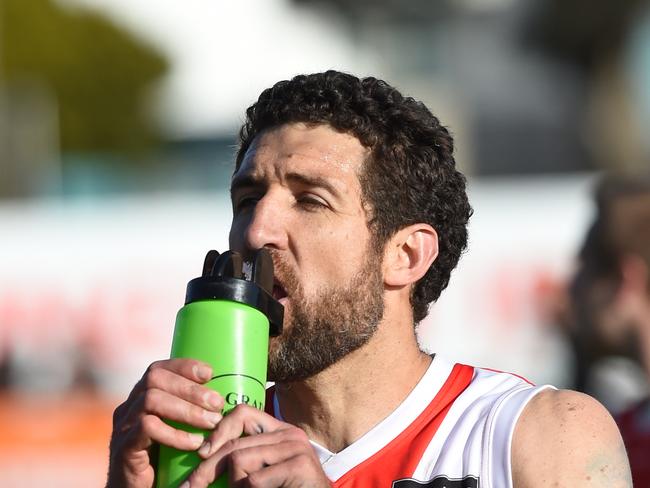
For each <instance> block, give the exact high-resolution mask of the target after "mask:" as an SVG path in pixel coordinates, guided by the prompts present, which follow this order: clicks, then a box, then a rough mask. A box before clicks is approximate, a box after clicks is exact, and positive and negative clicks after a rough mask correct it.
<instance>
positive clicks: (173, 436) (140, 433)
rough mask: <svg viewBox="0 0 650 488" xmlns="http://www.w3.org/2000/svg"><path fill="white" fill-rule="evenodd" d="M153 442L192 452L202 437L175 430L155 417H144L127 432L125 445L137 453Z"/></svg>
mask: <svg viewBox="0 0 650 488" xmlns="http://www.w3.org/2000/svg"><path fill="white" fill-rule="evenodd" d="M154 442H158V443H160V444H164V445H166V446H170V447H174V448H176V449H180V450H183V451H194V450H196V449H197V448H198V447H199V446H200V445H201V443H202V442H203V435H201V434H195V433H189V432H185V431H183V430H179V429H175V428H173V427H171V426H170V425H167V424H166V423H165V422H163V421H162V420H161V419H160V418H159V417H156V416H155V415H145V416H143V417H142V418H141V419H140V421H139V422H138V423H137V424H135V425H134V426H133V428H132V429H131V431H130V432H129V435H128V437H127V439H126V444H127V447H130V448H132V449H133V450H135V451H139V450H144V449H148V448H149V447H151V445H152V444H153V443H154Z"/></svg>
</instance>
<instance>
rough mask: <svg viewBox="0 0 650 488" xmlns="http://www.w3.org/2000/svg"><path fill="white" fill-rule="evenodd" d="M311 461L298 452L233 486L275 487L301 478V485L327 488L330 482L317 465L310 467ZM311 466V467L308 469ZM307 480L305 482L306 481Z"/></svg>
mask: <svg viewBox="0 0 650 488" xmlns="http://www.w3.org/2000/svg"><path fill="white" fill-rule="evenodd" d="M312 465H313V464H312V461H311V459H310V457H309V455H307V454H304V453H302V454H298V455H296V456H294V457H292V458H290V459H287V460H285V461H283V462H280V463H277V464H271V465H269V466H266V467H264V468H262V469H260V470H258V471H255V472H254V473H251V474H249V475H248V477H246V478H244V479H242V480H240V481H238V482H236V484H235V485H234V486H235V487H242V486H247V487H248V486H250V487H254V488H275V487H278V486H293V485H292V481H295V480H301V481H302V483H301V486H309V487H311V488H321V487H322V488H328V487H331V486H332V485H331V482H330V481H329V480H328V479H327V477H326V476H325V474H324V473H322V470H321V468H320V465H319V466H318V468H317V469H318V471H317V470H316V467H315V465H313V466H314V467H311V466H312ZM310 468H311V469H310ZM306 481H307V482H306Z"/></svg>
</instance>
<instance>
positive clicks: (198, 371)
mask: <svg viewBox="0 0 650 488" xmlns="http://www.w3.org/2000/svg"><path fill="white" fill-rule="evenodd" d="M194 374H195V375H196V377H197V378H199V379H200V380H201V381H208V380H209V379H210V378H211V377H212V369H211V368H210V367H208V366H194Z"/></svg>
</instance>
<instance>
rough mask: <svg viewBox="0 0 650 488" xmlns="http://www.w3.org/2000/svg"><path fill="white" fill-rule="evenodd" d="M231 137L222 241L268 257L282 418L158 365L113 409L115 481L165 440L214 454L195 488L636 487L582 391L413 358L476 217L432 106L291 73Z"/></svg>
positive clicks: (272, 372) (362, 83) (378, 88)
mask: <svg viewBox="0 0 650 488" xmlns="http://www.w3.org/2000/svg"><path fill="white" fill-rule="evenodd" d="M240 138H241V146H240V149H239V152H238V154H237V158H236V168H235V172H234V175H233V179H232V188H231V193H232V204H233V221H232V227H231V232H230V245H231V248H232V249H234V250H237V251H239V252H241V253H244V254H248V255H250V253H251V252H252V251H253V250H255V249H258V248H262V247H265V248H267V249H269V250H270V251H271V253H272V256H273V260H274V265H275V269H276V278H277V280H276V285H277V286H276V287H275V291H274V295H275V296H276V298H277V299H279V300H280V302H281V303H283V305H284V306H285V323H284V329H285V330H284V332H283V334H282V335H281V336H280V337H277V338H274V339H272V340H271V344H270V348H269V349H270V350H269V378H270V379H271V380H274V381H275V382H276V386H275V393H274V395H273V398H272V399H271V401H270V402H269V404H270V405H269V406H270V407H271V408H270V411H271V413H272V414H269V413H264V412H259V411H257V410H255V409H253V408H250V407H247V406H246V405H240V406H238V407H237V408H235V409H234V410H233V411H232V412H231V413H230V414H228V415H227V416H225V417H224V418H221V416H220V414H219V412H220V410H221V408H222V406H223V399H222V398H221V397H219V396H218V395H217V394H216V393H212V392H210V391H208V390H207V389H205V388H203V387H202V386H201V384H202V383H204V382H205V381H206V380H207V379H209V378H210V370H209V368H206V367H205V365H202V364H200V363H198V362H196V361H190V360H168V361H160V362H157V363H154V364H153V365H151V366H150V367H149V369H148V370H147V372H146V373H145V375H144V376H143V378H142V380H141V381H140V382H139V383H138V384H137V385H136V386H135V388H134V389H133V391H132V393H131V395H130V396H129V398H128V399H127V400H126V402H125V403H124V404H122V405H121V406H120V407H118V408H117V410H116V412H115V417H114V431H113V438H112V441H111V459H110V469H109V482H108V485H109V486H129V487H131V486H133V487H145V486H146V487H150V486H152V483H153V478H154V470H153V467H152V458H151V454H150V452H151V448H152V446H154V445H155V443H162V444H166V445H170V446H172V447H175V448H178V449H184V450H198V453H199V455H200V456H201V457H202V458H203V459H204V461H203V463H202V464H201V465H200V466H199V467H198V468H197V469H196V470H195V471H194V472H193V473H192V474H191V475H190V476H189V477H188V479H187V480H186V481H185V482H184V484H183V485H182V486H183V487H184V488H185V487H190V486H191V487H193V488H194V487H204V486H207V484H208V483H210V482H211V481H212V480H214V479H215V478H216V477H217V476H219V475H220V473H222V472H223V470H224V469H227V470H228V473H229V476H230V478H231V481H232V483H233V484H234V485H235V486H239V485H241V486H268V487H271V486H274V487H277V486H287V487H294V486H295V487H298V486H304V487H321V486H331V485H332V484H333V485H334V486H337V487H351V486H395V487H411V486H430V487H442V486H447V487H463V488H464V487H477V486H479V483H480V486H481V487H485V486H488V487H495V488H501V487H509V486H516V487H518V488H522V487H533V486H535V487H539V486H545V485H548V486H565V485H566V486H607V487H623V486H626V487H627V486H631V485H630V481H629V472H628V467H627V461H626V457H625V451H624V449H623V446H622V443H621V439H620V436H619V434H618V431H617V429H616V426H615V424H614V423H613V421H612V419H611V418H610V417H609V416H608V414H607V413H606V412H605V411H604V409H603V408H602V407H601V406H600V405H599V404H597V403H596V402H595V401H594V400H592V399H591V398H589V397H586V396H584V395H581V394H578V393H574V392H561V391H556V390H554V389H551V388H544V387H542V388H535V387H533V386H532V385H530V384H528V383H527V382H525V381H523V380H520V379H519V378H517V377H515V376H512V375H508V374H504V373H495V372H491V371H487V370H480V369H475V368H472V367H469V366H463V365H458V364H454V363H451V362H448V361H447V360H445V359H444V358H443V357H441V356H440V355H435V356H434V357H433V358H432V357H431V356H429V355H427V354H425V353H423V352H422V351H420V349H419V347H418V344H417V341H416V337H415V331H414V326H415V324H417V323H418V322H419V321H420V320H422V318H424V316H425V315H426V313H427V307H428V305H429V303H431V302H432V301H434V300H436V299H437V298H438V296H439V295H440V293H441V291H442V290H443V289H444V288H445V287H446V285H447V283H448V280H449V275H450V273H451V270H452V269H453V268H454V267H455V266H456V264H457V262H458V259H459V257H460V254H461V253H462V251H463V250H464V248H465V246H466V243H467V231H466V226H467V221H468V219H469V216H470V213H471V209H470V206H469V204H468V202H467V197H466V193H465V179H464V177H463V176H462V175H461V174H460V173H459V172H457V171H456V169H455V162H454V159H453V156H452V151H453V143H452V138H451V136H450V135H449V133H448V132H447V130H446V129H445V128H444V127H442V126H441V125H440V123H439V121H438V119H436V118H435V117H434V116H433V115H431V113H430V112H429V111H428V109H427V108H426V107H424V105H422V104H421V103H419V102H416V101H414V100H413V99H411V98H405V97H403V96H402V95H401V94H400V93H399V92H398V91H397V90H395V89H394V88H392V87H391V86H389V85H387V84H386V83H385V82H383V81H380V80H377V79H374V78H364V79H358V78H356V77H354V76H351V75H348V74H343V73H339V72H335V71H328V72H326V73H319V74H314V75H309V76H297V77H295V78H294V79H292V80H289V81H282V82H279V83H277V84H276V85H275V86H274V87H272V88H270V89H267V90H265V91H264V92H263V93H262V94H261V96H260V98H259V100H258V101H257V102H256V103H255V104H253V105H252V106H251V107H250V108H249V109H248V111H247V120H246V123H245V125H244V127H243V128H242V130H241V132H240ZM522 410H523V412H522ZM163 418H164V419H171V420H177V421H181V422H185V423H187V424H191V425H194V426H196V427H201V428H205V429H210V430H211V431H212V432H211V434H210V435H209V436H208V437H207V438H206V439H205V440H204V439H203V438H202V437H201V436H197V435H191V434H187V433H185V432H182V431H179V430H176V429H174V428H172V427H170V426H168V425H167V424H165V423H164V422H163V421H162V419H163ZM242 434H244V436H242Z"/></svg>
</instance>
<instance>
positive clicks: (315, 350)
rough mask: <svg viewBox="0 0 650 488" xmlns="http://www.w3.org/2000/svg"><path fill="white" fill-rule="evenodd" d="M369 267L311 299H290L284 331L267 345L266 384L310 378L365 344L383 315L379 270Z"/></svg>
mask: <svg viewBox="0 0 650 488" xmlns="http://www.w3.org/2000/svg"><path fill="white" fill-rule="evenodd" d="M375 266H376V265H375ZM375 266H368V267H366V272H365V273H363V274H362V273H359V274H358V275H357V276H355V277H354V278H353V279H352V280H351V282H350V283H349V285H348V286H346V287H343V288H335V289H329V290H326V291H324V292H322V293H319V296H318V297H317V299H316V300H312V301H306V300H305V299H300V298H299V297H301V296H302V295H303V294H302V293H296V294H294V295H293V296H294V297H295V302H294V301H292V303H291V315H290V317H288V318H289V320H288V322H287V323H286V324H285V331H284V332H283V334H282V335H281V336H279V337H276V338H273V339H272V340H271V344H270V348H269V380H270V381H275V382H278V383H286V382H293V381H301V380H304V379H307V378H310V377H311V376H313V375H315V374H318V373H320V372H321V371H324V370H325V369H327V368H328V367H330V366H331V365H332V364H334V363H336V362H337V361H339V360H340V359H342V358H343V357H345V356H347V355H348V354H350V353H351V352H353V351H356V350H357V349H359V348H360V347H362V346H363V345H365V344H367V343H368V341H369V340H370V339H371V338H372V336H373V335H374V334H375V332H376V331H377V327H378V325H379V322H380V321H381V319H382V317H383V314H384V300H383V291H384V290H383V282H382V279H381V276H380V272H379V270H378V269H376V270H374V271H372V270H371V268H374V267H375ZM377 268H378V267H377Z"/></svg>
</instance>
